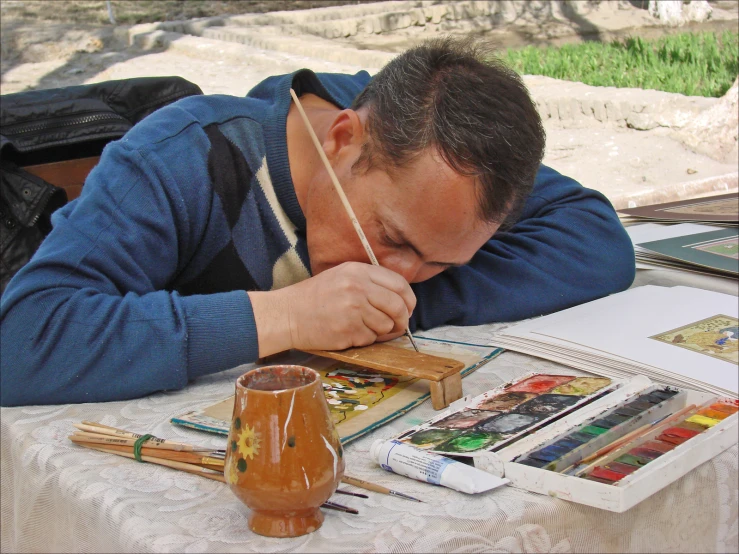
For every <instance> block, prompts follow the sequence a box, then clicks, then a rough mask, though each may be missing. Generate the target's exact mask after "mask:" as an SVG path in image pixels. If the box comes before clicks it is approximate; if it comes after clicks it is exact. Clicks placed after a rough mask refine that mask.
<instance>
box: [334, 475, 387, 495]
mask: <svg viewBox="0 0 739 554" xmlns="http://www.w3.org/2000/svg"><path fill="white" fill-rule="evenodd" d="M341 480H342V481H343V482H344V483H346V484H347V485H354V486H355V487H359V488H360V489H365V490H368V491H373V492H379V493H382V494H391V489H389V488H387V487H383V486H382V485H377V484H375V483H370V482H369V481H365V480H364V479H357V478H356V477H349V476H348V475H344V476H343V477H342V478H341Z"/></svg>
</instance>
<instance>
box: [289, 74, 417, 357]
mask: <svg viewBox="0 0 739 554" xmlns="http://www.w3.org/2000/svg"><path fill="white" fill-rule="evenodd" d="M290 95H291V96H292V97H293V100H294V101H295V106H297V108H298V112H300V117H301V118H302V119H303V123H304V124H305V127H306V129H308V134H309V135H310V138H311V140H312V141H313V145H314V146H315V147H316V150H317V151H318V155H319V156H320V158H321V161H322V162H323V165H324V166H325V167H326V171H327V172H328V176H329V177H330V178H331V182H332V183H333V185H334V188H335V189H336V192H337V194H338V195H339V198H340V199H341V203H342V204H343V205H344V209H345V210H346V213H347V215H348V216H349V219H350V220H351V222H352V225H353V226H354V230H355V231H356V232H357V236H358V237H359V240H360V242H361V243H362V246H363V247H364V251H365V252H367V256H368V257H369V259H370V262H372V265H377V266H379V265H380V262H378V261H377V257H375V253H374V252H373V251H372V247H371V246H370V243H369V241H368V240H367V237H366V236H365V234H364V231H362V226H361V225H360V224H359V220H358V219H357V216H356V215H354V210H353V209H352V206H351V204H349V199H348V198H347V197H346V194H344V189H343V188H342V187H341V183H339V179H338V177H336V173H334V168H333V167H331V163H330V162H329V161H328V158H327V157H326V153H325V152H324V151H323V147H322V146H321V142H320V141H319V140H318V137H317V136H316V133H315V131H314V130H313V126H312V125H311V124H310V120H309V119H308V116H307V115H306V113H305V110H303V105H302V104H301V103H300V100H299V99H298V95H297V94H295V91H294V90H293V89H290ZM405 336H406V337H408V340H409V341H411V345H413V348H414V349H415V351H416V352H418V346H417V345H416V341H415V340H414V338H413V335H412V334H411V330H410V329H407V328H406V330H405Z"/></svg>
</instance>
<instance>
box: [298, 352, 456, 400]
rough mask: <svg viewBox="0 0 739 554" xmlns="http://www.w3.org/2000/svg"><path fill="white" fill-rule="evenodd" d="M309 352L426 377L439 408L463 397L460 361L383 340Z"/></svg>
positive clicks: (421, 377)
mask: <svg viewBox="0 0 739 554" xmlns="http://www.w3.org/2000/svg"><path fill="white" fill-rule="evenodd" d="M306 352H308V353H309V354H314V355H316V356H322V357H324V358H333V359H334V360H339V361H342V362H347V363H351V364H354V365H358V366H361V367H367V368H370V369H376V370H378V371H383V372H385V373H392V374H393V375H404V376H408V377H416V378H418V379H425V380H426V381H428V382H429V389H430V391H431V405H432V406H433V407H434V409H435V410H441V409H443V408H446V407H447V406H449V404H450V403H452V402H454V401H455V400H459V399H460V398H462V376H461V375H460V371H462V370H463V369H464V364H463V363H462V362H459V361H457V360H452V359H450V358H442V357H441V356H433V355H431V354H423V353H421V352H415V351H413V350H407V349H405V348H399V347H397V346H391V345H389V344H383V343H376V344H372V345H370V346H365V347H362V348H347V349H346V350H339V351H336V352H332V351H328V350H306Z"/></svg>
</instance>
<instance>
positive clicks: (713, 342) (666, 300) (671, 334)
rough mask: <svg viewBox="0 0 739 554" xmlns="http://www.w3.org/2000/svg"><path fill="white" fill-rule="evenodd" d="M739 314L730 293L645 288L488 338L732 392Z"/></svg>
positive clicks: (738, 363)
mask: <svg viewBox="0 0 739 554" xmlns="http://www.w3.org/2000/svg"><path fill="white" fill-rule="evenodd" d="M738 312H739V303H738V302H737V298H736V297H735V296H731V295H728V294H721V293H717V292H711V291H706V290H701V289H695V288H691V287H656V286H644V287H638V288H634V289H630V290H627V291H625V292H621V293H618V294H614V295H611V296H608V297H606V298H601V299H599V300H594V301H593V302H588V303H587V304H583V305H581V306H576V307H574V308H570V309H568V310H564V311H561V312H557V313H554V314H551V315H548V316H544V317H540V318H538V319H534V320H531V321H527V322H524V323H521V324H518V325H515V326H512V327H509V328H507V329H505V330H503V331H501V332H499V333H497V334H495V335H494V336H493V339H492V341H491V342H492V344H494V345H495V346H501V347H503V348H508V349H510V350H515V351H518V352H523V353H525V354H530V355H533V356H538V357H540V358H545V359H548V360H552V361H555V362H559V363H562V364H565V365H568V366H571V367H575V368H578V369H581V370H584V371H589V372H591V373H595V374H598V375H605V376H607V377H611V378H624V377H628V376H631V375H635V374H642V375H646V376H648V377H650V378H651V379H653V380H655V381H658V382H662V383H666V384H671V385H676V386H682V387H687V388H692V389H700V390H705V391H708V392H712V393H715V394H729V395H731V396H736V394H737V389H739V386H738V382H739V319H737V318H738V317H739V313H738Z"/></svg>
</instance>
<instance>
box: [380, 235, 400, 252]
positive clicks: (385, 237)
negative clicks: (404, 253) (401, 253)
mask: <svg viewBox="0 0 739 554" xmlns="http://www.w3.org/2000/svg"><path fill="white" fill-rule="evenodd" d="M380 239H381V240H382V243H383V244H384V245H385V246H390V247H391V248H402V246H403V245H402V244H400V243H399V242H398V241H396V240H393V239H392V237H391V236H390V235H388V234H387V232H385V231H383V232H382V234H381V236H380Z"/></svg>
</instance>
